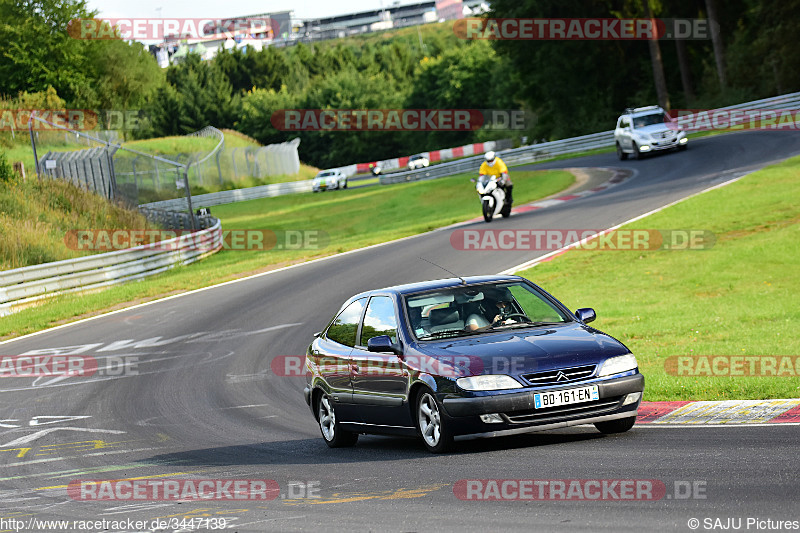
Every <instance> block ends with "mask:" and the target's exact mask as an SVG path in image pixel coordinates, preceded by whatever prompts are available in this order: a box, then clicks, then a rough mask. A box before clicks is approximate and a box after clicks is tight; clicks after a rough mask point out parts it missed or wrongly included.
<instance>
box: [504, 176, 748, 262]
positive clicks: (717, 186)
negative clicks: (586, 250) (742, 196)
mask: <svg viewBox="0 0 800 533" xmlns="http://www.w3.org/2000/svg"><path fill="white" fill-rule="evenodd" d="M754 172H755V171H754ZM751 173H752V172H748V173H747V174H742V175H741V176H738V177H735V178H733V179H730V180H728V181H724V182H722V183H718V184H716V185H714V186H712V187H709V188H707V189H703V190H702V191H700V192H696V193H693V194H690V195H689V196H685V197H683V198H680V199H679V200H675V201H674V202H670V203H668V204H666V205H662V206H661V207H658V208H656V209H653V210H652V211H648V212H647V213H645V214H643V215H639V216H636V217H633V218H631V219H628V220H626V221H625V222H621V223H619V224H617V225H616V226H612V227H610V228H608V229H606V230H603V231H601V232H600V233H598V234H597V235H593V236H591V237H587V238H585V239H581V240H580V241H576V242H573V243H572V244H568V245H566V246H562V247H561V248H559V249H558V250H553V251H552V252H549V253H546V254H544V255H542V256H539V257H537V258H536V259H531V260H529V261H526V262H524V263H521V264H519V265H517V266H513V267H511V268H507V269H505V270H503V271H502V272H500V274H503V275H509V274H513V273H515V272H519V271H520V270H525V269H526V268H530V267H532V266H535V265H537V264H539V263H541V262H542V261H544V260H546V259H548V258H550V257H553V256H556V255H558V254H561V253H563V252H565V251H567V250H569V249H570V248H575V247H576V246H579V245H582V244H584V243H586V242H588V241H590V240H592V239H596V238H597V237H598V236H599V235H603V234H606V233H608V232H609V231H614V230H615V229H618V228H620V227H622V226H625V225H626V224H631V223H633V222H636V221H637V220H641V219H643V218H645V217H648V216H650V215H654V214H656V213H658V212H659V211H663V210H664V209H666V208H668V207H672V206H673V205H677V204H679V203H681V202H684V201H686V200H688V199H690V198H694V197H695V196H699V195H701V194H704V193H707V192H709V191H713V190H714V189H721V188H722V187H725V186H726V185H730V184H731V183H734V182H736V181H739V180H740V179H742V178H744V177H745V176H747V175H748V174H751Z"/></svg>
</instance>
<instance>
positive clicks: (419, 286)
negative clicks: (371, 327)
mask: <svg viewBox="0 0 800 533" xmlns="http://www.w3.org/2000/svg"><path fill="white" fill-rule="evenodd" d="M524 279H525V278H522V277H520V276H497V275H494V276H468V277H465V278H464V281H466V285H477V284H480V283H491V282H502V281H520V280H524ZM463 286H465V285H464V282H462V280H461V278H444V279H434V280H430V281H420V282H417V283H407V284H405V285H394V286H391V287H384V288H383V289H375V290H371V291H364V292H362V293H360V294H356V295H354V296H353V297H352V298H350V300H348V301H351V300H357V299H359V298H363V297H365V296H369V295H370V294H374V293H393V294H398V295H402V294H411V293H415V292H423V291H428V290H436V289H450V288H455V287H463Z"/></svg>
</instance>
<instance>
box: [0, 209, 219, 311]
mask: <svg viewBox="0 0 800 533" xmlns="http://www.w3.org/2000/svg"><path fill="white" fill-rule="evenodd" d="M221 248H222V224H221V223H220V221H219V220H217V219H213V223H212V224H211V227H209V228H207V229H204V230H202V231H198V232H192V233H187V234H185V235H181V236H179V237H175V238H173V239H169V240H166V241H161V242H159V243H156V244H152V245H149V244H148V245H143V246H137V247H135V248H129V249H126V250H118V251H114V252H109V253H105V254H97V255H90V256H86V257H80V258H78V259H68V260H66V261H57V262H54V263H44V264H42V265H34V266H29V267H23V268H17V269H14V270H7V271H5V272H2V273H0V316H5V315H7V314H9V313H12V312H14V311H15V310H17V309H19V308H21V307H24V306H25V305H28V304H30V303H32V302H36V301H38V300H41V299H44V298H49V297H51V296H55V295H58V294H64V293H69V292H76V291H85V290H91V289H99V288H101V287H107V286H110V285H117V284H119V283H124V282H126V281H133V280H137V279H141V278H144V277H147V276H152V275H154V274H158V273H160V272H164V271H165V270H168V269H170V268H172V267H174V266H176V265H179V264H184V265H185V264H189V263H192V262H194V261H197V260H198V259H202V258H203V257H206V256H208V255H211V254H213V253H215V252H217V251H219V250H220V249H221Z"/></svg>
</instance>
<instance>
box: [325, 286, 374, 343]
mask: <svg viewBox="0 0 800 533" xmlns="http://www.w3.org/2000/svg"><path fill="white" fill-rule="evenodd" d="M365 301H366V298H361V299H360V300H356V301H355V302H353V303H351V304H350V305H348V306H347V307H346V308H345V310H344V311H342V312H341V313H339V316H337V317H336V318H335V319H334V320H333V322H331V325H330V327H328V331H327V332H326V333H325V337H326V338H328V339H330V340H332V341H334V342H338V343H339V344H344V345H345V346H355V345H356V330H357V329H358V322H359V321H360V320H361V311H363V310H364V302H365Z"/></svg>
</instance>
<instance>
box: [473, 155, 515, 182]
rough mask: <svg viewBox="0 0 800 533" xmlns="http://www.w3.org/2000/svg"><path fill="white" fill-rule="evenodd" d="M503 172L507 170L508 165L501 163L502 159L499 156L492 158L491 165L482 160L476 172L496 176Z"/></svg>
mask: <svg viewBox="0 0 800 533" xmlns="http://www.w3.org/2000/svg"><path fill="white" fill-rule="evenodd" d="M504 172H508V167H507V166H506V164H505V163H503V160H502V159H500V158H499V157H495V158H494V165H492V166H489V163H487V162H486V161H484V162H483V164H482V165H481V168H480V170H478V174H481V175H483V176H496V177H498V178H499V177H500V175H501V174H503V173H504Z"/></svg>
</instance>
